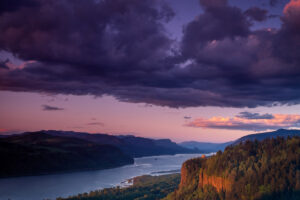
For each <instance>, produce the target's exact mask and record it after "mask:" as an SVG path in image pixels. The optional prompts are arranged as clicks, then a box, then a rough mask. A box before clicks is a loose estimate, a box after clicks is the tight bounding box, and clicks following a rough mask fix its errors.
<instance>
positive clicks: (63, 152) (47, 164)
mask: <svg viewBox="0 0 300 200" xmlns="http://www.w3.org/2000/svg"><path fill="white" fill-rule="evenodd" d="M0 160H1V165H0V177H9V176H24V175H39V174H48V173H59V172H72V171H81V170H95V169H107V168H113V167H118V166H122V165H126V164H132V163H133V159H132V158H131V157H130V156H127V155H126V154H124V153H123V152H122V151H121V150H120V149H119V148H117V147H115V146H113V145H99V144H96V143H93V142H89V141H86V140H82V139H78V138H70V137H61V136H53V135H49V134H46V133H45V132H32V133H24V134H21V135H13V136H9V137H6V138H1V139H0Z"/></svg>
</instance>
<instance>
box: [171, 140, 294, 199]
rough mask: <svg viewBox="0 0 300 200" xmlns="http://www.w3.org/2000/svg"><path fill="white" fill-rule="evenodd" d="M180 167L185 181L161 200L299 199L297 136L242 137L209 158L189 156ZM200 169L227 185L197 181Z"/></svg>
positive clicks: (201, 171)
mask: <svg viewBox="0 0 300 200" xmlns="http://www.w3.org/2000/svg"><path fill="white" fill-rule="evenodd" d="M183 167H186V168H187V170H188V174H187V177H185V178H186V179H187V183H186V184H184V185H181V186H180V188H179V189H178V190H176V191H175V192H173V193H172V194H170V195H168V197H167V198H165V200H202V199H203V200H204V199H205V200H267V199H269V200H271V199H272V200H281V199H282V200H286V199H289V200H296V199H297V200H299V199H300V137H293V138H290V137H289V138H287V139H284V138H276V139H266V140H264V141H261V142H258V141H254V142H250V141H246V142H244V143H242V144H238V145H234V146H229V147H227V148H226V149H225V151H224V152H221V151H219V152H218V153H217V154H216V155H215V156H212V157H210V158H204V159H203V158H198V159H192V160H189V161H187V162H186V163H184V165H183ZM200 173H201V174H205V175H206V177H218V179H222V180H226V181H227V182H230V183H231V184H230V185H231V186H230V189H227V190H225V191H224V190H221V191H220V190H219V191H218V190H217V189H216V187H213V186H212V185H210V184H207V185H199V181H200V182H201V180H199V177H201V176H199V174H200ZM182 178H183V177H182ZM211 179H213V178H211ZM215 179H217V178H215Z"/></svg>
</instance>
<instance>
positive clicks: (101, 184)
mask: <svg viewBox="0 0 300 200" xmlns="http://www.w3.org/2000/svg"><path fill="white" fill-rule="evenodd" d="M201 155H202V154H178V155H173V156H172V155H166V156H151V157H142V158H135V162H134V164H132V165H126V166H123V167H119V168H114V169H107V170H96V171H84V172H76V173H65V174H55V175H43V176H30V177H18V178H8V179H0V199H1V200H8V199H10V200H43V199H51V200H52V199H53V200H54V199H56V198H57V197H68V196H70V195H75V194H78V193H84V192H89V191H91V190H97V189H102V188H109V187H114V186H117V185H122V183H124V181H126V180H127V179H130V178H133V177H135V176H141V175H146V174H151V175H162V174H168V173H175V172H180V171H179V170H180V168H181V164H182V163H183V162H184V161H186V160H187V159H189V158H193V157H199V156H201Z"/></svg>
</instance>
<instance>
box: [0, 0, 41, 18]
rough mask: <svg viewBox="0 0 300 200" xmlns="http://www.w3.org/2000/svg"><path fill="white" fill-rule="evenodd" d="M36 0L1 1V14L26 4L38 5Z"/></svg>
mask: <svg viewBox="0 0 300 200" xmlns="http://www.w3.org/2000/svg"><path fill="white" fill-rule="evenodd" d="M36 5H37V2H36V1H35V0H3V1H0V15H1V14H2V13H5V12H11V11H15V10H18V9H20V8H22V7H26V6H36Z"/></svg>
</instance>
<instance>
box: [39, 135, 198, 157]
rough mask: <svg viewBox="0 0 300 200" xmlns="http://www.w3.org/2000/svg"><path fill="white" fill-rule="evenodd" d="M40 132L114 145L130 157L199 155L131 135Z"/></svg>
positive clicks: (169, 142) (170, 144)
mask: <svg viewBox="0 0 300 200" xmlns="http://www.w3.org/2000/svg"><path fill="white" fill-rule="evenodd" d="M42 132H45V133H47V134H50V135H55V136H64V137H72V138H80V139H84V140H87V141H90V142H95V143H97V144H110V145H114V146H116V147H118V148H119V149H121V150H122V151H123V152H124V153H126V154H128V155H130V156H132V157H142V156H154V155H166V154H168V155H173V154H180V153H199V150H192V149H187V148H184V147H181V146H179V145H177V144H176V143H174V142H172V141H171V140H168V139H162V140H154V139H149V138H143V137H135V136H132V135H125V136H112V135H107V134H88V133H78V132H72V131H54V130H49V131H42Z"/></svg>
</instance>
